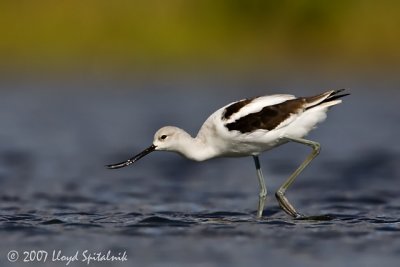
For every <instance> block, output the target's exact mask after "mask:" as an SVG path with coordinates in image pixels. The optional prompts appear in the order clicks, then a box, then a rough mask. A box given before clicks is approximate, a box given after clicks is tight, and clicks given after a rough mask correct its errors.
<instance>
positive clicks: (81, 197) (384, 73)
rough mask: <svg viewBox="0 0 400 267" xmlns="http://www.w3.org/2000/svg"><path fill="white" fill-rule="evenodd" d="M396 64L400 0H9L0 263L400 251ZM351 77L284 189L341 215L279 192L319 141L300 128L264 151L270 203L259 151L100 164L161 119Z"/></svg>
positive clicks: (317, 89)
mask: <svg viewBox="0 0 400 267" xmlns="http://www.w3.org/2000/svg"><path fill="white" fill-rule="evenodd" d="M399 70H400V1H390V0H382V1H372V0H364V1H361V0H347V1H342V0H336V1H320V0H297V1H286V0H282V1H256V0H249V1H239V0H217V1H211V0H203V1H184V0H170V1H161V0H160V1H156V0H149V1H128V0H126V1H122V0H120V1H105V0H96V1H94V0H87V1H76V0H69V1H50V0H37V1H29V0H20V1H12V0H1V1H0V188H1V190H0V236H1V240H2V242H1V244H0V263H1V265H2V266H14V267H15V266H22V265H18V263H21V264H22V262H20V261H19V262H17V263H9V262H8V261H7V260H6V259H5V257H4V255H7V253H8V251H10V250H11V249H16V250H17V251H19V252H21V251H23V250H24V249H25V250H29V251H30V250H33V249H44V250H46V251H49V252H51V251H52V250H53V249H56V250H60V249H61V250H63V251H64V252H65V253H70V254H73V253H74V252H75V251H76V250H80V251H83V250H85V249H89V250H93V251H103V252H107V250H109V249H111V250H113V251H116V252H120V251H124V250H125V251H127V254H128V259H129V260H128V262H127V263H125V265H124V264H121V263H119V262H118V263H110V266H132V264H133V265H135V264H136V265H138V266H189V265H190V266H218V267H220V266H244V265H251V266H259V265H260V264H263V265H265V264H268V263H270V264H273V265H278V264H279V265H280V266H307V267H311V266H321V265H323V266H345V265H349V264H350V265H352V266H362V267H364V266H378V265H380V266H382V265H387V266H394V265H396V264H398V262H399V255H400V251H399V247H400V219H399V218H400V195H399V190H398V189H399V188H400V167H399V166H400V145H399V143H398V141H397V140H398V136H399V132H400V124H399V121H400V112H399V108H398V105H399V100H400V91H399V84H400V75H399ZM339 88H347V89H348V91H349V92H350V93H351V95H350V96H347V97H346V98H344V99H343V104H341V105H338V106H335V107H333V108H332V110H331V111H330V112H329V115H328V119H327V121H326V122H324V123H322V124H321V125H319V128H318V129H317V130H315V131H313V132H312V133H311V134H310V135H309V138H310V139H312V140H316V141H318V142H320V143H321V145H322V153H321V154H320V155H319V157H318V158H317V159H316V160H315V161H313V163H312V164H311V165H310V167H308V168H307V169H306V170H305V171H304V172H303V173H302V174H301V176H299V178H298V179H297V180H296V183H295V184H294V185H293V186H292V187H291V188H290V190H289V191H288V194H287V195H288V198H289V199H290V200H291V202H293V203H294V205H295V207H296V208H297V209H298V210H299V211H300V212H302V213H305V214H307V215H321V214H322V215H328V219H326V217H325V220H322V219H321V220H315V221H296V220H293V219H292V218H289V217H288V216H287V215H286V214H284V213H283V212H282V211H281V210H280V209H279V207H278V205H277V203H276V201H275V198H274V194H273V192H274V191H275V190H277V188H278V187H279V186H280V185H281V184H282V183H283V181H284V179H286V177H287V176H288V175H289V174H290V173H291V172H292V171H293V170H294V169H295V168H296V167H297V166H298V165H299V164H300V163H301V161H302V160H303V159H304V158H305V157H306V156H307V154H308V153H309V151H308V149H307V148H305V147H303V146H300V145H296V144H288V145H285V146H282V147H280V148H277V149H275V150H273V151H270V152H268V153H265V154H263V155H262V156H261V162H262V166H263V168H264V173H265V176H266V179H267V185H268V189H269V192H270V193H271V194H270V195H269V196H268V198H267V205H266V210H265V215H266V216H265V217H264V218H263V219H262V220H259V221H257V220H255V219H254V216H253V215H254V214H255V209H256V205H257V196H258V184H257V180H256V176H255V171H254V166H253V162H252V160H251V159H250V158H239V159H215V160H210V161H207V162H203V163H193V162H190V161H188V160H186V159H183V158H181V157H180V156H179V155H175V154H172V153H153V154H151V155H149V156H147V157H146V158H144V159H142V160H141V161H139V162H138V163H137V164H135V166H131V167H129V168H125V169H121V170H118V171H110V170H106V169H105V168H104V165H105V164H109V163H114V162H119V161H122V160H125V159H127V158H129V157H131V156H132V155H134V154H136V153H137V152H139V151H142V150H143V149H144V148H145V147H148V146H149V145H150V143H151V141H152V139H153V134H154V132H155V131H156V130H157V129H158V128H160V127H161V126H164V125H176V126H179V127H182V128H184V129H186V130H187V131H188V132H189V133H190V134H192V135H196V132H197V131H198V129H199V128H200V126H201V124H202V123H203V121H204V120H205V119H206V118H207V117H208V116H209V114H211V113H212V112H213V111H215V110H216V109H218V108H220V107H222V106H223V105H226V104H227V103H229V102H231V101H235V100H238V99H243V98H246V97H252V96H257V95H267V94H274V93H290V94H295V95H297V96H310V95H314V94H318V93H321V92H323V91H325V90H329V89H339ZM329 218H331V219H329ZM182 251H184V253H182ZM7 264H10V265H7ZM74 264H75V265H74V266H81V265H80V263H74ZM40 266H54V264H53V263H52V262H47V264H43V263H41V264H40ZM82 266H87V265H86V264H83V263H82Z"/></svg>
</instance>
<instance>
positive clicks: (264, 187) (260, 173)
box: [253, 156, 267, 218]
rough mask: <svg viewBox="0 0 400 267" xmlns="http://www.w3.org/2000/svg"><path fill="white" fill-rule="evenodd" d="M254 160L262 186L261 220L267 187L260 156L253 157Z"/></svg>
mask: <svg viewBox="0 0 400 267" xmlns="http://www.w3.org/2000/svg"><path fill="white" fill-rule="evenodd" d="M253 159H254V164H255V165H256V170H257V178H258V182H259V184H260V193H259V195H258V209H257V218H261V217H262V214H263V211H264V204H265V200H266V198H267V187H266V186H265V181H264V176H263V173H262V170H261V166H260V161H259V159H258V156H253Z"/></svg>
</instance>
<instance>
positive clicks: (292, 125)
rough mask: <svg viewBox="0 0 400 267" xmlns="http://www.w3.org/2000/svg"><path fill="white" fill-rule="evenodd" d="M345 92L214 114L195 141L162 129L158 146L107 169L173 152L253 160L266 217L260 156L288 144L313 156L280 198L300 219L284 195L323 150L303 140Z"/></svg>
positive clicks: (236, 106)
mask: <svg viewBox="0 0 400 267" xmlns="http://www.w3.org/2000/svg"><path fill="white" fill-rule="evenodd" d="M342 91H344V89H341V90H331V91H328V92H325V93H322V94H319V95H316V96H312V97H299V98H296V97H295V96H293V95H286V94H278V95H270V96H261V97H255V98H249V99H243V100H240V101H237V102H233V103H230V104H228V105H226V106H224V107H222V108H220V109H219V110H217V111H216V112H214V113H213V114H212V115H211V116H210V117H208V119H207V120H206V121H205V122H204V124H203V125H202V127H201V129H200V131H199V132H198V134H197V136H196V137H195V138H193V137H191V136H190V135H189V134H188V133H187V132H185V131H184V130H182V129H180V128H177V127H173V126H166V127H163V128H161V129H159V130H158V131H157V132H156V133H155V135H154V140H153V144H152V145H151V146H150V147H148V148H146V149H145V150H143V151H142V152H141V153H139V154H137V155H136V156H134V157H133V158H130V159H129V160H127V161H124V162H121V163H117V164H111V165H107V167H108V168H110V169H118V168H122V167H126V166H128V165H131V164H133V163H135V162H136V161H137V160H139V159H141V158H142V157H144V156H146V155H147V154H149V153H150V152H153V151H173V152H177V153H179V154H181V155H182V156H184V157H186V158H188V159H191V160H195V161H203V160H207V159H211V158H216V157H245V156H252V157H253V159H254V163H255V167H256V171H257V177H258V182H259V185H260V193H259V201H258V209H257V217H261V216H262V213H263V209H264V203H265V199H266V196H267V188H266V186H265V182H264V177H263V174H262V171H261V166H260V161H259V159H258V155H259V154H260V153H261V152H263V151H266V150H269V149H272V148H274V147H277V146H279V145H282V144H285V143H287V142H290V141H291V142H296V143H300V144H304V145H307V146H310V147H311V148H312V152H311V154H310V155H309V156H308V157H307V158H306V159H305V160H304V162H303V163H302V164H301V165H300V167H298V168H297V170H296V171H295V172H294V173H293V174H292V175H291V176H290V177H289V178H288V179H287V180H286V181H285V182H284V183H283V184H282V186H281V187H280V188H279V189H278V191H277V192H276V194H275V196H276V198H277V200H278V202H279V205H280V206H281V207H282V209H283V210H284V211H285V212H286V213H288V214H289V215H291V216H293V217H295V218H300V217H301V216H302V215H301V214H300V213H298V212H297V211H296V210H295V208H294V207H293V206H292V205H291V204H290V202H289V201H288V199H287V198H286V197H285V192H286V190H287V189H288V188H289V186H290V185H291V184H292V183H293V182H294V180H295V178H296V177H297V176H298V175H299V174H300V172H301V171H302V170H303V169H304V168H305V167H306V166H307V165H308V164H309V163H310V162H311V161H312V160H313V159H314V158H315V157H316V156H317V155H318V154H319V152H320V144H319V143H317V142H315V141H310V140H306V139H303V137H304V136H306V135H307V134H308V133H309V132H310V131H311V130H312V129H313V128H314V127H315V125H316V124H317V123H319V122H322V121H323V120H325V118H326V112H327V111H328V108H329V107H331V106H334V105H336V104H339V103H341V102H342V100H340V99H339V98H341V97H343V96H346V95H349V94H340V93H341V92H342Z"/></svg>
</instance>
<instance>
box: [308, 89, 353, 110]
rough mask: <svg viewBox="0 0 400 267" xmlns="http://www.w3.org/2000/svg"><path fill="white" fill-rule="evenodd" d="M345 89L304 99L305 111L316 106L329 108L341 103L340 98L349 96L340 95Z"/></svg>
mask: <svg viewBox="0 0 400 267" xmlns="http://www.w3.org/2000/svg"><path fill="white" fill-rule="evenodd" d="M344 90H345V89H339V90H331V91H328V92H325V93H322V94H320V95H316V96H311V97H306V98H305V100H306V103H307V106H306V109H311V108H314V107H317V106H322V107H330V106H333V105H337V104H340V103H342V100H341V99H339V98H342V97H344V96H347V95H350V94H341V93H342V92H343V91H344Z"/></svg>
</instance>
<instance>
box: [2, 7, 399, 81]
mask: <svg viewBox="0 0 400 267" xmlns="http://www.w3.org/2000/svg"><path fill="white" fill-rule="evenodd" d="M399 10H400V3H398V1H391V0H384V1H380V2H379V4H377V3H376V1H372V0H364V1H360V0H349V1H341V0H339V1H318V0H297V1H285V0H284V1H259V0H250V1H240V0H229V1H224V0H219V1H211V0H204V1H184V0H171V1H157V0H150V1H112V2H110V1H104V0H98V1H91V0H89V1H75V0H72V1H56V2H54V1H50V0H48V1H46V0H39V1H8V0H4V1H1V2H0V32H1V42H0V57H1V59H2V60H1V62H0V67H1V69H2V74H3V75H5V76H6V77H10V75H11V76H13V75H14V76H16V77H18V78H19V79H21V78H23V77H26V76H25V75H28V77H31V75H32V76H34V77H36V78H38V77H39V78H42V79H54V78H66V77H68V78H70V77H71V76H72V77H74V78H81V79H88V78H90V79H97V78H98V77H99V76H100V77H102V78H110V79H111V78H115V77H116V78H117V79H122V78H126V79H132V78H136V79H137V78H140V77H141V78H145V77H146V75H149V73H151V75H152V76H153V75H161V77H163V76H169V77H170V76H171V75H178V76H182V75H186V77H187V75H195V76H197V75H198V74H199V73H204V74H207V73H208V74H210V75H215V76H217V77H220V76H221V75H232V74H235V75H236V74H239V75H240V76H239V77H243V76H244V75H252V76H261V77H262V76H263V75H271V76H274V75H276V74H283V73H284V74H285V75H287V77H290V75H291V74H298V73H304V72H306V73H307V72H312V73H315V72H318V74H326V75H328V74H330V75H331V76H330V77H334V74H335V75H337V74H338V73H339V74H346V73H347V74H348V73H349V71H351V73H352V75H354V74H360V73H361V74H363V73H364V74H365V72H367V71H368V72H369V74H372V73H373V74H374V75H397V73H398V71H397V70H398V69H399V65H400V52H399V46H400V30H399V29H400V17H399V15H398V14H399ZM204 74H203V75H204ZM143 76H145V77H143ZM236 77H237V76H236Z"/></svg>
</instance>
